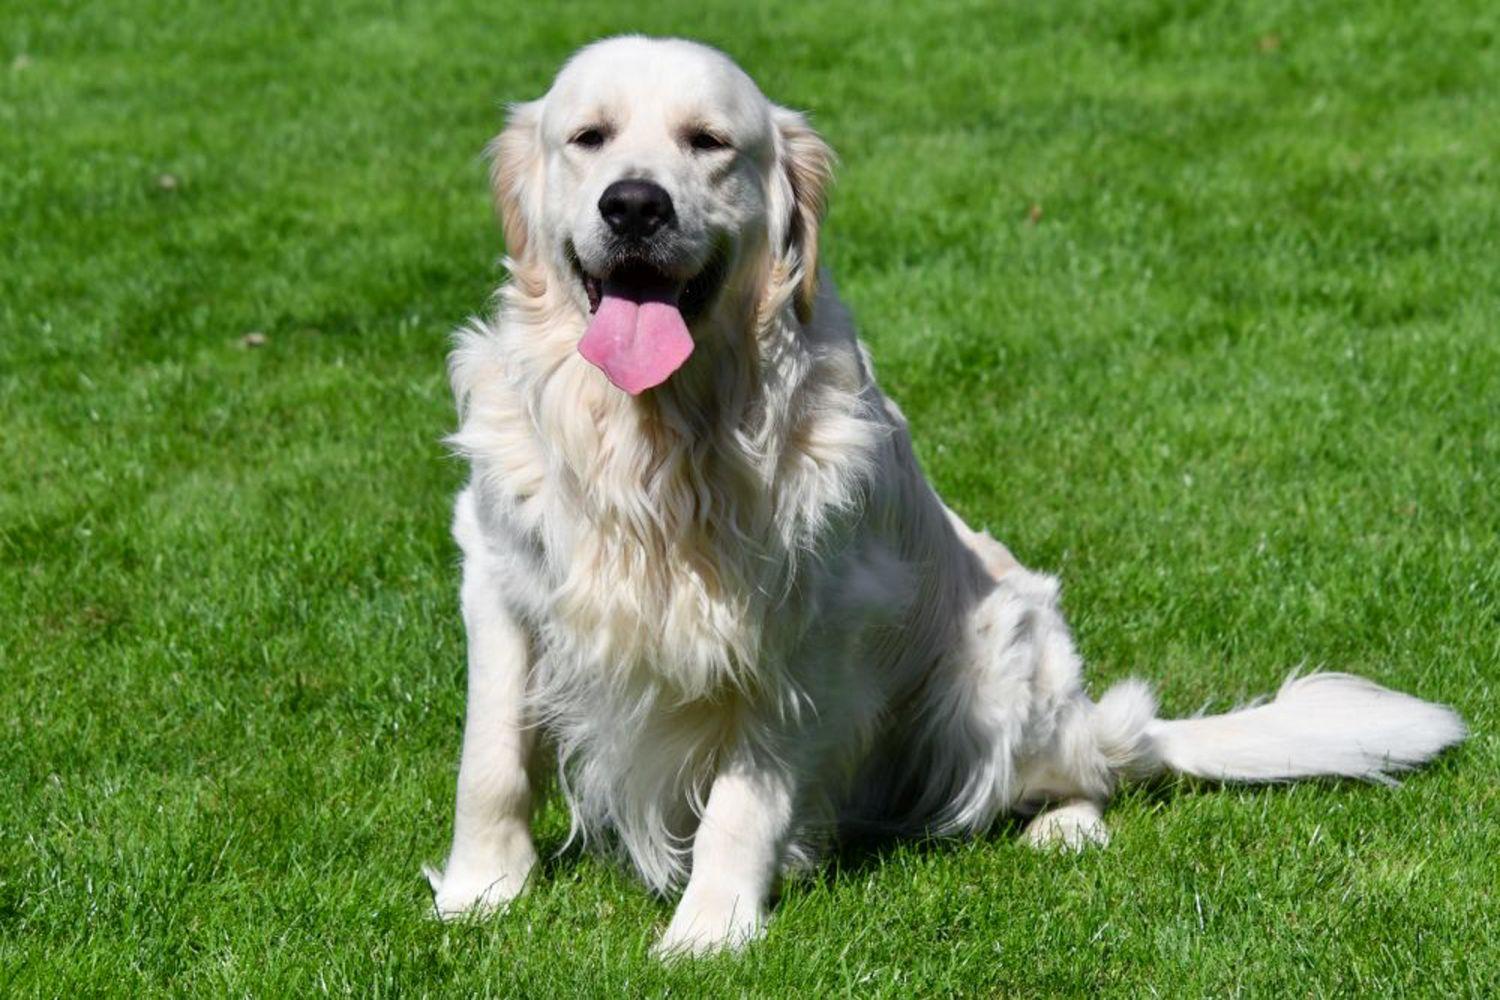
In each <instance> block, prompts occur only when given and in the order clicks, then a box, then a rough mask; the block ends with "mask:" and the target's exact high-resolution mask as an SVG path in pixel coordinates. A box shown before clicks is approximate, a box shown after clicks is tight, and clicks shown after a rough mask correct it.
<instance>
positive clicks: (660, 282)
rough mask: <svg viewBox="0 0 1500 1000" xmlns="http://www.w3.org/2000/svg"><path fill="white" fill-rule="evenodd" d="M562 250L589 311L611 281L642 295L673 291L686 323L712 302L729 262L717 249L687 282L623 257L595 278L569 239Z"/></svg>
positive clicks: (599, 300)
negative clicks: (587, 303) (606, 271)
mask: <svg viewBox="0 0 1500 1000" xmlns="http://www.w3.org/2000/svg"><path fill="white" fill-rule="evenodd" d="M565 249H566V253H567V257H568V263H569V264H570V265H572V268H573V276H574V277H576V278H577V279H578V283H579V284H580V285H582V286H583V291H584V294H585V295H587V296H588V300H589V312H590V313H597V312H598V311H599V305H600V303H601V302H603V300H604V288H605V286H606V285H609V284H614V285H618V286H620V288H621V290H624V291H629V290H632V289H633V290H636V291H637V292H639V293H640V294H641V295H643V296H657V297H660V296H663V295H672V294H675V295H676V299H677V308H678V309H679V310H681V312H682V316H683V318H684V319H685V320H687V321H688V322H689V323H691V322H692V321H693V320H695V319H697V318H698V317H699V316H701V315H703V313H704V311H705V310H707V309H708V307H709V306H710V305H711V304H713V300H714V296H715V294H717V293H718V291H719V286H720V285H721V284H723V282H724V272H725V269H726V267H727V266H728V263H729V261H728V257H727V255H726V254H725V253H724V251H723V249H717V250H715V251H714V253H713V256H712V257H710V258H709V260H708V263H707V264H705V265H704V266H703V269H702V270H700V271H699V272H698V273H697V274H695V275H694V276H693V277H692V278H690V279H689V280H688V281H686V282H678V281H676V280H674V279H673V278H671V277H669V276H668V275H666V274H665V273H664V272H662V271H661V270H659V269H658V268H656V267H655V266H654V265H652V264H651V263H650V262H649V261H647V260H645V259H643V258H638V257H636V258H625V259H623V260H621V261H619V262H618V263H616V264H614V265H612V266H611V267H610V269H609V272H608V273H607V274H606V275H605V276H603V277H598V276H596V275H593V274H590V273H589V272H588V271H586V270H584V267H583V262H582V261H580V260H579V259H578V253H577V252H576V251H575V250H574V249H573V244H572V243H571V242H569V243H568V244H567V246H566V248H565Z"/></svg>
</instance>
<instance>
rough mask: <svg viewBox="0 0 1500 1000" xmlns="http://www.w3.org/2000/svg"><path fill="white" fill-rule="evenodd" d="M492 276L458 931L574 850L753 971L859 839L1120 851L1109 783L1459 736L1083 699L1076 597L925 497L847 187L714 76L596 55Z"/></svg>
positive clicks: (439, 883) (451, 864) (705, 55)
mask: <svg viewBox="0 0 1500 1000" xmlns="http://www.w3.org/2000/svg"><path fill="white" fill-rule="evenodd" d="M491 153H492V158H493V169H492V178H491V179H492V182H493V188H494V196H495V200H496V204H497V210H498V213H499V215H500V217H501V221H502V223H503V228H504V232H505V239H506V250H507V254H508V256H507V260H506V267H507V270H508V271H509V274H510V278H509V280H508V282H507V283H506V284H505V285H504V286H503V287H502V288H501V289H500V291H499V293H498V298H497V305H496V308H495V312H494V315H493V318H490V319H488V320H483V321H478V320H476V321H474V322H473V323H472V324H471V325H470V326H469V327H468V328H466V329H464V330H462V331H461V332H460V334H459V337H458V342H457V346H456V348H455V351H454V353H453V355H452V357H451V359H450V372H451V379H452V384H453V391H454V394H455V397H456V400H457V403H458V410H459V428H458V430H457V432H456V433H455V434H454V435H453V437H452V438H451V442H452V445H453V447H454V448H455V450H456V451H457V452H458V453H459V454H461V455H462V456H464V457H465V458H466V459H467V460H468V462H469V463H470V466H471V469H472V475H471V478H470V479H469V481H468V484H467V486H466V487H465V488H464V489H463V490H462V492H460V493H459V495H458V498H457V502H456V505H455V514H454V535H455V537H456V539H457V541H458V544H459V546H460V548H461V550H462V553H463V579H462V585H461V595H460V596H461V604H462V611H463V619H464V625H465V628H466V630H467V637H468V700H467V710H466V720H465V723H464V731H463V748H462V755H461V760H460V764H459V770H458V782H457V785H458V787H457V801H456V808H455V814H454V824H453V842H452V849H451V851H450V853H449V855H448V859H447V863H446V864H445V866H444V867H443V869H442V870H441V871H438V870H435V869H429V870H428V873H427V874H428V878H429V881H430V883H431V885H432V888H433V891H434V898H435V905H436V910H437V913H438V914H439V915H440V916H442V917H454V916H458V915H463V914H476V913H477V914H483V913H487V912H491V911H494V910H497V909H500V908H503V907H504V906H505V904H506V903H507V902H508V901H509V900H511V899H512V898H513V897H515V896H516V895H517V894H518V893H520V892H521V891H522V890H523V888H524V887H525V886H526V885H527V883H528V880H530V879H531V878H532V877H533V876H534V873H535V871H536V867H537V853H536V849H535V846H534V844H533V841H532V835H531V829H530V821H531V811H532V807H533V804H534V803H535V801H536V798H537V795H538V789H539V787H540V784H541V782H542V781H543V779H544V777H545V774H546V772H547V771H548V770H549V768H546V767H544V766H542V761H543V759H544V758H549V757H553V756H555V758H556V759H557V761H558V765H559V766H558V768H557V774H558V776H559V783H560V785H561V789H562V792H563V795H564V796H565V798H566V800H567V803H568V805H569V808H570V810H571V815H572V826H573V834H574V836H575V837H577V838H578V839H580V840H581V841H583V842H584V843H586V844H609V845H612V846H613V847H614V848H615V849H617V850H618V851H620V852H621V853H623V855H624V856H626V857H628V859H629V861H630V862H631V863H632V864H633V865H634V867H635V869H636V870H637V871H638V872H639V874H640V875H641V877H642V878H643V879H644V880H645V882H646V884H647V885H648V886H650V888H652V889H653V890H655V891H657V892H660V893H663V894H667V893H672V892H674V891H676V890H678V889H679V888H681V889H682V892H681V897H680V899H679V901H678V902H677V905H676V909H675V912H674V914H673V916H672V918H671V920H670V922H669V923H668V925H667V927H666V930H665V932H664V933H663V934H662V936H661V937H660V939H659V941H658V943H657V949H658V952H659V953H660V954H663V955H667V956H672V955H679V954H685V953H691V954H702V953H706V952H713V951H717V950H722V949H734V948H738V947H740V946H742V945H744V944H746V943H747V942H749V941H751V940H752V939H754V938H755V937H757V936H758V935H759V934H760V933H761V932H762V930H763V928H764V927H765V925H766V921H767V919H768V914H769V907H770V903H771V900H772V898H773V895H774V893H775V891H776V888H777V885H778V880H779V879H780V878H781V877H782V876H783V875H784V874H786V873H787V872H789V871H791V870H794V869H797V868H801V867H804V866H806V865H808V864H810V863H812V862H813V861H814V860H815V858H816V856H817V854H818V851H819V849H820V848H823V847H826V846H827V845H828V844H829V843H830V841H832V840H833V839H834V838H835V837H837V836H838V835H840V834H841V833H845V832H850V831H852V832H860V831H877V832H880V833H882V834H900V833H908V832H909V833H916V834H924V835H937V836H954V835H977V834H981V833H983V832H984V831H985V830H987V829H988V828H989V827H991V825H992V824H994V822H995V821H996V819H997V817H1000V816H1001V815H1003V814H1019V815H1022V816H1030V817H1031V819H1030V821H1029V824H1028V825H1027V826H1026V827H1025V837H1026V838H1027V840H1029V841H1030V842H1031V843H1033V844H1036V845H1039V846H1045V845H1056V846H1061V847H1068V848H1078V847H1082V846H1084V845H1087V844H1102V843H1104V842H1105V841H1106V840H1107V837H1108V834H1107V831H1106V828H1105V825H1104V823H1103V820H1102V816H1101V811H1102V808H1103V806H1104V805H1105V803H1106V802H1107V801H1108V800H1109V799H1110V797H1111V795H1112V794H1113V793H1114V791H1115V790H1116V788H1117V787H1118V786H1119V785H1120V783H1121V782H1122V781H1126V780H1142V779H1148V778H1151V777H1152V776H1155V775H1159V774H1163V773H1166V772H1177V773H1182V774H1188V775H1196V776H1199V777H1202V778H1206V779H1210V780H1215V781H1230V782H1266V781H1284V780H1290V779H1296V778H1307V777H1313V776H1319V775H1329V776H1343V777H1349V778H1361V779H1369V780H1387V781H1388V780H1390V779H1389V778H1388V777H1387V776H1388V775H1390V774H1393V773H1396V772H1399V771H1402V770H1404V769H1408V768H1411V767H1414V766H1416V765H1418V764H1420V763H1423V762H1425V761H1427V760H1428V759H1430V758H1431V757H1433V756H1434V755H1435V754H1437V753H1438V752H1439V751H1441V750H1442V749H1443V748H1445V747H1448V746H1450V745H1452V744H1454V743H1457V742H1459V741H1460V740H1462V739H1463V738H1464V736H1465V729H1464V724H1463V722H1462V721H1461V720H1460V718H1459V716H1458V715H1457V714H1456V713H1455V712H1453V711H1452V710H1450V709H1449V708H1446V707H1444V706H1440V705H1435V704H1430V703H1428V702H1424V701H1420V700H1418V699H1416V698H1413V697H1409V696H1407V695H1404V694H1399V693H1396V692H1393V691H1390V690H1387V689H1385V688H1382V687H1380V686H1377V685H1376V684H1374V683H1371V682H1370V681H1367V680H1362V679H1360V678H1357V677H1353V676H1350V675H1347V674H1336V673H1317V674H1312V675H1310V676H1304V677H1301V678H1294V679H1293V680H1291V681H1289V682H1287V683H1286V684H1285V685H1284V686H1283V687H1282V688H1281V690H1280V692H1279V693H1278V694H1277V695H1276V697H1275V698H1274V699H1273V700H1271V701H1268V702H1265V703H1262V704H1259V705H1256V706H1253V707H1248V708H1245V709H1241V710H1239V711H1235V712H1231V713H1229V714H1226V715H1217V716H1209V717H1199V718H1192V719H1186V720H1177V721H1168V720H1163V719H1159V718H1157V713H1156V703H1155V700H1154V698H1153V695H1152V694H1151V691H1150V689H1149V687H1148V686H1147V685H1146V684H1144V683H1142V682H1140V681H1135V680H1130V681H1125V682H1123V683H1120V684H1118V685H1117V686H1115V687H1112V688H1110V689H1109V690H1108V691H1107V692H1106V693H1104V695H1103V696H1102V697H1101V698H1100V699H1099V700H1098V701H1097V702H1096V701H1094V700H1092V699H1091V698H1090V697H1089V696H1088V695H1087V694H1086V693H1085V691H1084V688H1083V686H1082V680H1081V664H1080V661H1079V658H1078V655H1077V653H1076V652H1075V650H1074V646H1073V642H1072V640H1071V637H1070V634H1069V631H1068V628H1067V626H1066V624H1065V623H1064V621H1063V618H1062V616H1061V614H1060V612H1059V602H1058V584H1057V581H1056V580H1054V579H1053V578H1052V577H1049V576H1046V575H1044V574H1041V573H1037V572H1033V571H1031V570H1028V569H1026V568H1025V567H1023V566H1022V565H1021V564H1020V563H1019V562H1018V561H1017V560H1016V559H1015V558H1014V557H1013V556H1012V555H1011V553H1010V552H1009V551H1008V550H1007V549H1006V547H1005V546H1004V545H1002V544H1001V543H1000V542H998V541H996V540H995V539H993V538H992V537H990V536H989V535H988V534H986V533H984V532H981V531H975V530H973V529H971V528H970V527H969V526H967V525H966V524H965V523H964V522H963V520H962V519H960V518H959V516H958V515H957V514H955V513H954V512H953V511H951V510H949V509H948V508H947V507H946V506H945V505H944V504H943V501H942V500H941V499H939V497H938V495H937V494H936V493H935V492H934V491H933V488H932V487H931V486H930V485H929V484H928V482H927V480H926V479H925V477H924V476H923V473H922V471H921V469H920V468H919V466H918V463H917V460H916V458H915V457H914V455H913V452H912V445H911V439H910V436H909V432H908V428H907V424H906V421H905V420H904V418H903V417H902V415H901V412H900V411H899V410H898V409H897V407H896V405H895V404H894V403H893V402H891V401H890V400H889V399H888V398H886V397H885V396H884V395H883V394H882V393H881V391H880V389H879V387H878V386H877V384H876V381H875V376H874V374H873V371H872V368H871V362H870V358H869V356H868V354H867V353H866V351H865V350H864V348H863V347H862V346H861V344H860V342H859V341H858V339H857V338H856V334H855V330H854V326H853V323H852V322H851V319H850V315H849V313H848V312H847V311H846V310H845V308H844V306H843V305H842V304H841V303H840V301H839V298H838V295H837V293H836V291H835V289H834V287H833V285H832V283H831V281H830V280H829V279H828V278H827V276H826V275H822V274H820V272H819V267H818V257H819V230H820V226H821V223H822V219H823V214H824V200H825V196H826V193H827V188H828V185H829V182H830V178H831V174H832V168H833V164H834V156H833V153H832V152H831V150H830V149H829V147H828V145H827V144H826V143H825V142H824V141H823V139H822V138H820V137H819V135H818V134H817V132H815V131H814V130H813V128H812V127H811V126H810V125H809V122H808V120H807V118H805V117H804V116H803V115H802V114H800V113H798V112H795V111H791V110H788V109H786V108H783V107H780V106H778V105H775V104H773V103H771V102H770V101H769V100H768V99H767V98H766V97H764V96H763V95H762V94H761V91H760V90H759V88H758V87H757V86H756V84H755V83H754V82H753V81H752V80H751V79H750V77H749V76H747V75H746V74H745V73H744V72H743V71H742V70H741V69H740V68H739V67H738V66H736V65H735V63H734V62H732V61H731V60H730V59H729V58H728V57H727V56H725V55H723V54H722V53H720V52H718V51H717V50H715V49H711V48H708V47H706V46H703V45H699V44H696V43H693V42H689V41H683V40H678V39H651V38H644V37H637V36H630V37H619V38H612V39H608V40H605V41H601V42H598V43H595V44H593V45H590V46H588V47H587V48H584V49H583V50H581V51H580V52H578V53H577V54H576V55H574V56H573V57H572V58H571V59H570V60H569V61H568V62H567V63H566V65H564V66H563V68H562V70H561V71H560V72H559V74H558V76H557V78H556V80H555V82H554V83H553V84H552V87H551V89H550V90H548V92H547V93H546V95H545V96H544V97H542V98H540V99H539V100H535V101H532V102H530V103H524V104H519V105H515V106H513V107H512V108H511V109H510V112H509V116H508V121H507V124H506V126H505V128H504V130H503V132H502V133H501V134H500V135H499V137H498V138H497V139H496V140H495V141H494V142H493V143H492V146H491Z"/></svg>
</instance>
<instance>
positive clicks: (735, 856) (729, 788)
mask: <svg viewBox="0 0 1500 1000" xmlns="http://www.w3.org/2000/svg"><path fill="white" fill-rule="evenodd" d="M795 783H796V782H795V776H794V774H793V773H792V769H791V767H789V766H788V763H787V762H786V761H771V760H768V759H766V758H765V757H763V756H760V755H755V754H752V753H749V752H740V753H736V754H733V755H732V756H731V757H730V759H729V760H728V761H727V762H726V763H725V766H724V767H722V768H721V770H720V771H719V774H718V776H717V777H715V779H714V783H713V787H712V788H711V789H710V790H709V795H708V803H707V805H706V806H705V807H704V810H703V818H702V820H701V822H700V823H699V825H698V832H697V833H696V834H695V835H694V838H693V869H692V875H691V876H690V877H689V879H688V884H687V890H686V891H685V892H684V893H683V894H682V899H681V901H680V902H678V904H677V910H676V912H675V913H674V914H673V915H672V921H671V923H670V924H668V925H667V930H666V933H665V934H663V935H662V938H661V941H660V942H659V943H658V944H657V952H658V954H662V955H667V956H671V955H680V954H694V955H700V954H704V953H707V952H712V951H718V950H720V949H726V948H727V949H734V948H739V947H741V946H743V945H744V944H746V943H747V942H749V941H750V940H751V939H753V938H755V937H756V936H758V935H759V934H760V932H761V930H762V928H764V926H765V923H766V918H767V908H768V906H769V904H770V897H771V890H772V887H773V886H774V884H775V880H776V877H777V874H778V873H779V872H780V870H781V865H782V861H783V855H784V853H785V851H786V847H787V841H788V838H789V836H790V834H791V826H792V811H793V804H794V802H795V799H796V788H795Z"/></svg>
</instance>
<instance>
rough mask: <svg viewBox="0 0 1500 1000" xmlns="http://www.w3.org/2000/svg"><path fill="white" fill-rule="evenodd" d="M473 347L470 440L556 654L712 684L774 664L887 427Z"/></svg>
mask: <svg viewBox="0 0 1500 1000" xmlns="http://www.w3.org/2000/svg"><path fill="white" fill-rule="evenodd" d="M492 343H493V342H492ZM473 360H474V359H470V361H473ZM465 363H466V362H465V360H464V359H463V358H461V357H460V358H456V360H455V372H454V375H455V382H458V381H459V380H460V379H461V378H468V379H470V380H472V381H471V385H470V388H469V393H468V404H469V405H468V409H467V412H466V415H465V420H464V423H463V427H462V428H461V430H460V432H459V434H458V435H456V436H455V443H456V444H457V445H458V446H459V447H460V449H461V450H462V451H464V452H465V453H467V454H468V455H469V457H470V458H471V459H472V460H473V462H474V467H475V470H476V473H477V477H478V479H479V480H480V483H481V487H482V488H481V495H482V496H484V497H486V498H488V502H489V503H490V504H492V505H493V506H495V507H496V508H498V509H497V510H496V511H495V512H494V514H496V515H498V516H499V518H500V519H503V520H504V521H505V522H507V525H508V528H509V533H510V534H511V535H512V537H513V539H514V541H515V542H516V543H517V549H518V553H517V554H518V555H520V556H522V558H520V559H519V560H517V561H518V562H519V563H522V564H524V565H525V567H526V570H527V572H528V575H530V576H532V577H533V579H531V580H529V581H528V583H529V584H530V585H531V586H529V587H528V588H521V589H522V590H523V592H525V593H526V594H527V595H528V604H529V609H528V610H529V612H530V614H529V615H528V617H531V618H532V619H533V620H534V621H535V622H536V624H537V626H538V627H539V631H540V632H541V633H542V638H543V639H544V641H545V645H546V646H547V648H548V653H549V656H550V658H551V659H552V660H553V661H554V666H555V667H560V666H562V664H563V662H566V664H567V665H568V667H571V668H573V669H585V670H588V671H590V672H593V673H599V672H603V673H605V674H610V675H613V676H615V677H616V678H617V679H620V678H623V677H625V676H627V675H630V674H634V673H638V672H648V673H650V674H652V675H654V676H656V677H657V679H659V680H662V681H665V682H666V683H667V684H668V685H669V686H670V687H671V688H673V689H674V690H675V692H676V694H677V695H679V696H684V697H688V698H698V697H709V696H712V695H713V694H714V693H715V692H716V691H717V690H719V689H721V688H723V687H724V686H725V685H726V684H731V683H735V682H738V681H740V680H743V679H745V675H746V674H748V673H749V672H751V671H758V670H765V669H766V668H767V667H768V666H774V665H773V664H767V663H766V662H765V661H766V660H767V658H768V656H774V649H768V648H767V646H768V642H769V643H771V644H772V645H773V646H777V647H779V646H780V645H782V643H780V642H778V641H776V640H777V638H778V636H777V635H773V634H772V633H773V632H774V633H779V634H780V635H783V636H784V635H785V633H787V632H789V631H795V630H796V629H797V628H799V627H800V623H799V622H797V621H792V620H789V618H788V617H787V616H786V615H784V614H777V615H774V616H773V615H770V614H769V613H770V612H771V610H772V609H773V608H775V607H778V606H782V605H783V604H784V599H785V597H786V596H787V595H788V593H789V592H790V588H793V587H795V586H797V583H798V580H797V574H798V570H799V567H800V565H802V564H803V563H804V562H806V561H808V557H812V556H815V555H816V553H813V552H808V551H804V547H805V546H807V545H808V539H811V538H819V539H820V541H827V540H829V539H831V538H832V535H831V534H830V532H829V530H828V529H829V523H830V519H831V518H830V515H831V514H833V513H834V512H836V511H837V510H840V509H848V508H849V507H850V506H851V494H852V493H853V492H855V491H857V490H858V488H859V487H858V485H857V484H856V483H855V480H856V479H857V478H858V475H859V474H860V471H861V470H862V469H863V468H864V467H865V464H866V456H865V455H864V453H865V452H868V450H869V448H870V446H872V445H873V443H874V441H875V439H876V438H877V437H878V433H876V432H875V431H874V430H873V429H872V426H871V425H869V422H868V421H867V420H865V419H864V418H862V417H860V416H858V415H855V414H852V413H850V414H844V415H841V414H838V413H826V412H817V411H814V412H817V416H816V417H814V416H812V415H809V416H806V417H804V418H802V419H800V420H796V421H793V422H791V423H790V424H789V425H788V426H784V427H779V428H759V430H760V431H761V433H759V434H757V433H755V429H747V428H746V427H745V426H743V423H742V422H730V421H729V420H728V419H727V418H726V417H725V415H723V414H721V413H717V412H715V411H714V410H713V409H712V408H703V407H696V408H690V407H688V406H687V405H684V404H683V403H682V401H680V400H676V399H674V398H672V397H667V396H663V397H659V398H657V399H653V400H649V401H642V400H638V399H631V398H629V397H626V396H624V395H623V394H622V393H619V392H616V391H613V390H611V389H608V388H604V389H601V387H600V386H599V385H598V382H599V380H598V378H597V373H594V372H593V371H592V369H589V368H587V367H586V366H584V365H582V364H581V363H574V361H573V360H572V359H566V360H564V361H563V363H561V364H558V365H556V366H555V367H553V368H552V369H551V370H550V372H549V375H548V377H547V378H546V379H545V380H544V381H538V382H533V383H531V384H530V385H517V384H516V382H515V380H514V379H513V378H502V377H493V376H492V377H488V378H485V377H484V373H482V372H479V371H477V370H473V371H466V370H465V369H464V365H465ZM802 388H803V390H804V391H812V390H814V389H815V385H803V386H802ZM766 431H770V432H771V433H766ZM861 444H863V447H861V446H860V445H861ZM851 445H852V447H851ZM796 603H797V604H798V606H801V602H796ZM772 619H774V620H772Z"/></svg>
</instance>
